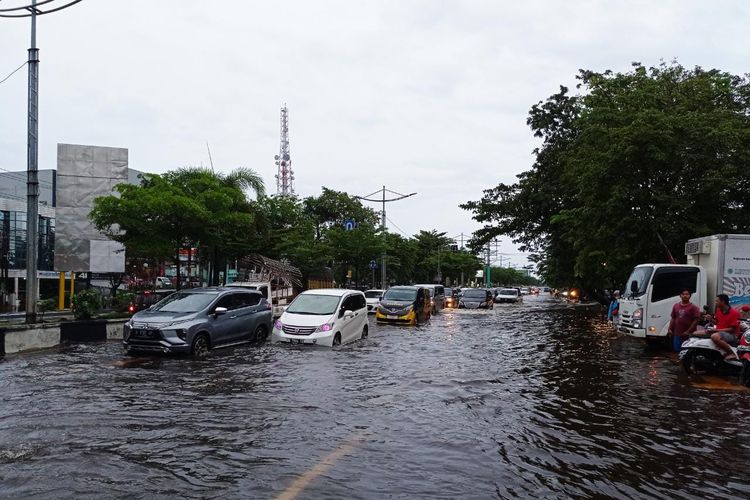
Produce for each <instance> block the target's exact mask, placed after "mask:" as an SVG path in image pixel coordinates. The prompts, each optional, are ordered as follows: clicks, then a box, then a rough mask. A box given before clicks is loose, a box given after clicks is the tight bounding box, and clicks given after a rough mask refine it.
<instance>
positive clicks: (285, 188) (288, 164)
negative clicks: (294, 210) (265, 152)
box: [274, 104, 294, 196]
mask: <svg viewBox="0 0 750 500" xmlns="http://www.w3.org/2000/svg"><path fill="white" fill-rule="evenodd" d="M274 159H275V160H276V166H277V167H278V172H279V173H277V174H276V194H278V195H281V196H291V195H293V194H294V171H293V170H292V158H291V156H290V155H289V110H287V108H286V104H284V107H283V108H281V144H280V145H279V154H277V155H276V156H274Z"/></svg>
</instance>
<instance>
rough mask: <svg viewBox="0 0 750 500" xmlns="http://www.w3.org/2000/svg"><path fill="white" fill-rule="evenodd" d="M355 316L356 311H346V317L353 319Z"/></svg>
mask: <svg viewBox="0 0 750 500" xmlns="http://www.w3.org/2000/svg"><path fill="white" fill-rule="evenodd" d="M353 317H354V311H350V310H349V309H347V310H346V311H344V319H351V318H353Z"/></svg>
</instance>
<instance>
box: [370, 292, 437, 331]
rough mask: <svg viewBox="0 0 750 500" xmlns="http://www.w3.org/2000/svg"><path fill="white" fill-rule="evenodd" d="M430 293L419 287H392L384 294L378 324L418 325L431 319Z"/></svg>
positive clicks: (376, 315)
mask: <svg viewBox="0 0 750 500" xmlns="http://www.w3.org/2000/svg"><path fill="white" fill-rule="evenodd" d="M431 315H432V303H431V301H430V292H429V290H427V289H426V288H422V287H418V286H392V287H390V288H389V289H388V290H386V292H385V294H383V299H382V300H381V301H380V305H378V311H377V313H376V314H375V318H376V319H377V321H378V323H398V324H406V325H416V324H420V323H423V322H425V321H427V320H428V319H430V316H431Z"/></svg>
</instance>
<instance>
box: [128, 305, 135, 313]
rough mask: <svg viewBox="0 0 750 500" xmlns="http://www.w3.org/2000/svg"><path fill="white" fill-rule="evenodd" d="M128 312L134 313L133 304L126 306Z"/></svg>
mask: <svg viewBox="0 0 750 500" xmlns="http://www.w3.org/2000/svg"><path fill="white" fill-rule="evenodd" d="M128 312H129V313H134V312H135V305H134V304H130V305H129V306H128Z"/></svg>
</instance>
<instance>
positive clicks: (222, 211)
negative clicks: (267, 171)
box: [164, 167, 265, 285]
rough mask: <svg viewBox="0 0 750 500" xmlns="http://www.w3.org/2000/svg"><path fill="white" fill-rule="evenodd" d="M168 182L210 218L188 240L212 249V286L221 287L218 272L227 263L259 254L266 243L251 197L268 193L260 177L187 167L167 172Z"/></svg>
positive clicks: (246, 171) (238, 171) (245, 171)
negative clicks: (196, 204)
mask: <svg viewBox="0 0 750 500" xmlns="http://www.w3.org/2000/svg"><path fill="white" fill-rule="evenodd" d="M164 178H165V180H166V181H167V182H169V183H170V184H171V185H173V186H175V187H176V188H178V189H179V190H180V191H181V192H183V193H185V194H186V195H187V196H190V197H192V198H193V199H195V200H196V201H197V202H198V203H200V204H201V206H203V207H204V209H205V210H206V212H207V213H208V214H210V220H209V221H207V223H206V224H205V225H204V226H203V227H202V228H201V229H202V230H201V231H197V232H194V233H191V234H190V235H189V236H186V239H187V240H189V242H190V246H199V245H200V246H202V247H205V248H207V249H210V260H211V262H212V265H211V266H210V269H211V270H212V272H211V276H210V278H209V282H210V283H211V284H214V285H216V284H218V282H219V276H218V272H217V270H218V269H223V268H224V267H225V265H226V262H227V260H230V259H236V258H239V257H243V256H245V255H248V254H249V253H253V252H256V251H258V249H259V248H260V246H261V241H262V240H263V236H262V235H260V234H259V225H258V222H257V220H256V215H257V212H258V209H257V205H256V204H253V203H252V202H251V201H250V200H249V199H248V196H247V191H248V190H252V191H254V192H255V194H256V195H257V196H258V197H262V196H263V194H264V193H265V190H264V187H263V181H262V179H261V178H260V176H258V174H256V173H255V172H253V171H252V170H250V169H247V168H238V169H235V170H233V171H232V172H230V173H229V174H223V173H217V172H214V171H213V170H211V169H207V168H203V167H185V168H180V169H177V170H174V171H171V172H167V173H166V174H164ZM177 261H178V265H179V259H177ZM178 281H179V280H178Z"/></svg>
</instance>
